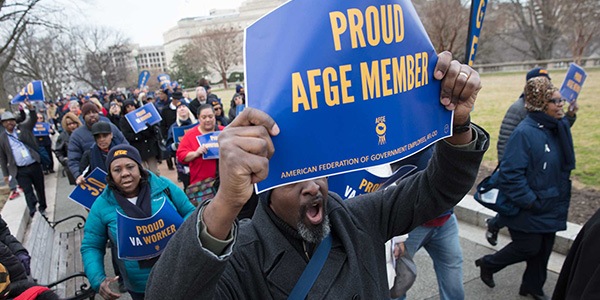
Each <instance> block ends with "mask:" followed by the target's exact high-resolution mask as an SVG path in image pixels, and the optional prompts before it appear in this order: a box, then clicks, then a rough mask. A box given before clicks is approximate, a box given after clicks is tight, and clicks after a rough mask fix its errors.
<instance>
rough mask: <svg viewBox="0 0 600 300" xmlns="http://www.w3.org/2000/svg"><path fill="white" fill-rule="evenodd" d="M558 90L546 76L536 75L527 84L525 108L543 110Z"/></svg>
mask: <svg viewBox="0 0 600 300" xmlns="http://www.w3.org/2000/svg"><path fill="white" fill-rule="evenodd" d="M556 91H558V89H557V88H556V87H554V85H552V82H550V80H549V79H548V78H546V77H543V76H540V77H534V78H531V79H529V80H527V83H526V84H525V92H524V94H525V108H526V109H527V111H543V110H544V108H546V105H548V101H549V100H550V99H552V94H554V92H556Z"/></svg>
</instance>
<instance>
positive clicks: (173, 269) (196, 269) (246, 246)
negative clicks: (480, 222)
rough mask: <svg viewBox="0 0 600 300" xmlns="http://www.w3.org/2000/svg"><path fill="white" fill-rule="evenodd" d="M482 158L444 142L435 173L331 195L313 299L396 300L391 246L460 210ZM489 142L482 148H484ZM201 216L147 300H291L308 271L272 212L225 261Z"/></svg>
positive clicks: (167, 258) (172, 245)
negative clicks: (202, 237)
mask: <svg viewBox="0 0 600 300" xmlns="http://www.w3.org/2000/svg"><path fill="white" fill-rule="evenodd" d="M487 140H488V137H487V135H485V134H484V133H483V131H480V138H479V140H478V141H479V143H478V144H480V145H478V147H477V148H476V149H478V150H475V151H462V150H459V149H458V148H454V147H452V146H449V145H448V144H447V143H445V142H443V141H442V142H438V143H437V146H436V151H435V153H434V155H433V158H432V159H431V162H430V165H429V167H428V168H427V169H426V170H425V171H423V172H419V173H417V174H416V175H414V176H411V177H408V178H407V179H405V180H403V181H402V182H401V183H400V185H398V186H397V187H390V188H388V189H386V190H382V191H377V192H374V193H371V194H366V195H361V196H358V197H355V198H353V199H350V200H347V201H343V200H342V199H341V198H340V197H339V196H338V195H336V194H334V193H330V194H329V197H328V200H327V201H328V202H327V203H328V204H327V205H328V209H327V214H328V216H329V219H330V223H331V233H332V237H333V245H332V249H331V251H330V253H329V256H328V258H327V261H326V263H325V265H324V267H323V270H322V271H321V273H320V274H319V276H318V278H317V280H316V282H315V284H314V285H313V287H312V289H311V290H310V292H309V294H308V296H307V299H385V298H388V299H389V297H390V294H389V287H388V282H387V273H386V267H385V249H384V244H385V242H386V241H387V240H389V239H391V238H392V237H393V236H397V235H401V234H404V233H408V232H410V231H411V230H412V229H413V228H415V227H416V226H418V225H420V224H422V223H424V222H426V221H428V220H430V219H433V218H435V217H436V216H438V215H439V214H441V213H442V212H444V211H446V210H448V209H449V208H451V207H452V206H454V205H455V204H456V203H458V201H460V200H461V199H462V197H463V196H464V195H465V194H466V193H467V192H468V191H469V189H470V188H471V186H472V185H473V182H474V181H475V177H476V175H477V171H478V168H479V164H480V162H481V159H482V157H483V153H484V152H485V150H486V148H487V145H488V142H487ZM481 142H483V145H481ZM199 211H200V210H197V211H196V212H195V213H194V214H193V215H192V216H191V217H190V218H188V219H187V221H186V222H184V224H183V225H182V226H181V227H180V228H179V230H178V231H177V233H176V234H175V236H174V237H173V238H172V239H171V240H170V241H169V245H168V246H167V248H166V249H165V252H164V253H163V254H162V256H161V258H160V260H159V261H158V263H157V264H156V265H155V266H154V268H153V270H152V273H151V274H150V278H149V280H148V285H147V287H146V299H285V298H287V296H288V295H289V293H290V291H291V290H292V288H293V287H294V285H295V284H296V281H297V280H298V278H299V277H300V275H301V274H302V272H303V271H304V268H305V267H306V265H307V262H306V260H305V259H303V257H302V254H301V253H299V251H298V250H296V249H295V248H294V247H293V246H292V245H291V244H290V243H289V241H288V240H287V239H286V237H285V236H284V234H283V233H282V232H281V231H280V230H279V229H278V227H276V226H275V225H274V223H273V222H272V220H271V218H269V216H268V215H267V213H266V211H265V208H264V207H263V206H262V204H261V205H259V207H257V209H256V213H255V215H254V217H253V219H252V220H245V221H242V222H241V223H240V224H238V226H236V227H235V228H234V231H233V238H234V241H233V243H232V244H231V245H230V247H228V248H226V249H225V251H224V252H225V254H224V255H222V256H221V257H217V256H215V255H214V254H213V253H212V252H209V251H208V250H206V249H205V248H203V247H202V245H201V244H200V243H199V239H198V236H199V231H198V230H199V227H200V228H201V225H198V213H199Z"/></svg>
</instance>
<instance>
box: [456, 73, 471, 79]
mask: <svg viewBox="0 0 600 300" xmlns="http://www.w3.org/2000/svg"><path fill="white" fill-rule="evenodd" d="M458 76H465V79H469V74H467V72H464V71H460V73H458Z"/></svg>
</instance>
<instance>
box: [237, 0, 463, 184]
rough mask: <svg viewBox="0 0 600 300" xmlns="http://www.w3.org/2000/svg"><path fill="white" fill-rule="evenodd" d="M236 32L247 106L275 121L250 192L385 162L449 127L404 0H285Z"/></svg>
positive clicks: (422, 35) (425, 47) (430, 58)
mask: <svg viewBox="0 0 600 300" xmlns="http://www.w3.org/2000/svg"><path fill="white" fill-rule="evenodd" d="M298 12H302V13H298ZM382 25H383V26H382ZM282 28H284V29H285V30H282ZM245 36H246V40H245V49H244V53H245V57H244V58H245V68H246V72H245V74H246V85H245V87H246V92H247V105H248V106H249V107H255V108H258V109H260V110H262V111H264V112H266V113H268V114H269V115H270V116H272V117H273V118H274V119H275V121H276V122H277V124H278V125H279V128H280V129H281V133H280V134H279V135H278V136H276V137H274V138H273V143H274V146H275V150H276V151H275V153H274V155H273V157H272V158H271V159H270V162H269V174H268V177H267V178H266V179H265V180H263V181H261V182H259V183H258V184H257V187H256V188H257V192H262V191H265V190H268V189H272V188H274V187H277V186H282V185H285V184H290V183H294V182H299V181H304V180H309V179H313V178H319V177H323V176H332V175H335V174H341V173H346V172H351V171H354V170H359V169H365V168H368V167H371V166H376V165H381V164H385V163H391V162H394V161H397V160H400V159H402V158H404V157H407V156H409V155H412V154H414V153H416V152H418V151H420V150H422V149H424V148H425V147H427V146H428V145H430V144H432V143H434V142H436V141H438V140H439V139H442V138H444V137H447V136H449V135H450V132H451V124H452V112H451V111H448V110H446V109H445V108H444V107H443V105H441V104H440V86H441V85H440V81H438V80H435V79H434V78H433V71H434V68H435V65H436V62H437V54H436V51H435V49H434V48H433V45H432V44H431V41H430V40H429V37H428V35H427V32H426V31H425V29H424V27H423V25H422V24H421V21H420V20H419V17H418V16H417V13H416V11H415V9H414V7H413V5H412V3H411V2H410V1H409V0H364V1H359V2H357V1H321V0H294V1H288V2H286V3H284V4H283V5H281V6H280V7H279V8H277V9H276V10H274V11H273V12H271V13H269V14H268V15H265V16H263V17H262V18H261V19H259V20H258V21H257V22H255V23H254V24H252V25H251V26H250V27H248V28H247V29H246V33H245ZM282 53H285V55H282ZM266 82H268V85H269V87H270V88H265V83H266Z"/></svg>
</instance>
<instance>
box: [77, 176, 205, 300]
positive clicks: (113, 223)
mask: <svg viewBox="0 0 600 300" xmlns="http://www.w3.org/2000/svg"><path fill="white" fill-rule="evenodd" d="M148 173H150V177H149V182H150V190H151V196H150V199H152V214H155V213H156V212H157V211H158V210H159V209H160V208H161V207H162V205H163V203H164V202H165V201H168V202H169V203H170V204H171V205H173V207H174V208H175V209H176V210H177V212H178V213H179V214H180V215H181V216H182V217H183V218H184V219H185V218H187V217H188V216H189V215H190V214H192V212H193V211H194V209H195V208H194V206H193V205H192V204H191V203H190V201H189V200H188V197H187V196H186V195H185V193H184V192H183V191H182V190H181V189H180V188H179V187H177V186H176V185H175V184H174V183H173V182H172V181H171V180H169V179H167V178H165V177H159V176H156V175H154V174H153V173H152V172H150V171H148ZM166 188H169V190H170V193H171V197H169V196H168V195H167V194H166V192H165V190H166ZM169 198H170V200H169ZM165 205H167V203H165ZM117 211H119V212H120V213H122V214H125V213H124V211H123V209H122V208H121V207H120V206H119V204H118V203H117V200H116V198H115V195H114V192H113V191H112V190H110V189H108V188H107V189H105V190H104V191H103V192H102V194H100V196H98V198H97V199H96V201H95V202H94V204H93V205H92V209H91V210H90V213H89V215H88V219H87V221H86V223H85V227H84V236H83V241H82V243H81V256H82V259H83V266H84V270H85V273H86V275H87V277H88V279H89V280H90V283H91V285H92V288H93V289H94V290H96V291H98V290H99V289H100V284H101V283H102V281H104V279H105V278H106V273H105V272H104V254H105V252H106V241H107V240H108V239H110V240H111V241H112V242H113V245H117V240H116V236H117ZM115 247H116V246H115ZM118 265H119V269H120V271H121V276H122V277H123V279H124V280H125V286H126V287H127V289H128V290H131V291H134V292H137V293H144V290H145V289H146V281H147V279H148V275H149V274H150V270H151V268H144V269H142V268H140V267H139V264H138V262H137V261H134V260H118Z"/></svg>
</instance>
